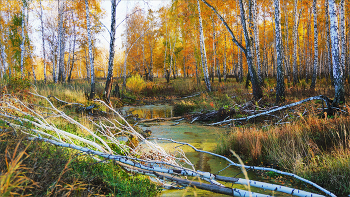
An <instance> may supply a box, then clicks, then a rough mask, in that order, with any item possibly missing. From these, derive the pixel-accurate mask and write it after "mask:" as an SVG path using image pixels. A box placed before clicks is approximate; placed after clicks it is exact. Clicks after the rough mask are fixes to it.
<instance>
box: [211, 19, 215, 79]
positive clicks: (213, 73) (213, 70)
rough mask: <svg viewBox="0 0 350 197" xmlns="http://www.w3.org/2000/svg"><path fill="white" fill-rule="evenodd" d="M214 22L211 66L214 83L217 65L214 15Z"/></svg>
mask: <svg viewBox="0 0 350 197" xmlns="http://www.w3.org/2000/svg"><path fill="white" fill-rule="evenodd" d="M211 21H212V24H213V66H212V67H211V75H212V78H211V82H212V83H214V77H215V65H216V40H215V39H216V38H215V23H214V16H212V18H211Z"/></svg>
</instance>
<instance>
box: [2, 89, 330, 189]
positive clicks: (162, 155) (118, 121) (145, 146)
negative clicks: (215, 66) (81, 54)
mask: <svg viewBox="0 0 350 197" xmlns="http://www.w3.org/2000/svg"><path fill="white" fill-rule="evenodd" d="M33 95H34V96H37V97H39V98H41V99H43V100H45V101H46V102H48V103H49V105H50V106H51V107H50V108H48V109H45V110H44V109H43V108H40V109H36V108H30V107H28V106H27V105H25V104H24V103H23V102H21V101H20V100H18V99H17V98H13V97H10V96H7V97H5V96H4V97H2V98H1V99H0V104H1V105H0V119H1V120H2V121H5V122H6V123H7V125H9V126H10V127H12V128H14V129H15V130H16V131H17V132H22V133H24V134H26V135H28V139H29V140H41V141H44V142H47V143H51V144H53V145H56V146H62V147H66V148H72V149H75V150H77V151H80V152H82V153H85V154H86V155H90V156H92V158H94V159H96V160H97V161H101V160H106V162H107V161H116V163H117V164H120V165H121V166H123V167H125V168H128V169H132V170H134V171H135V172H138V173H142V174H147V175H150V176H154V177H155V178H156V179H157V180H158V181H159V182H160V183H162V184H163V185H164V186H165V185H166V184H165V183H164V181H163V179H167V180H168V181H170V182H172V183H173V184H175V185H179V186H180V187H181V186H194V187H197V188H201V189H205V190H209V191H213V192H218V193H225V194H230V195H235V196H242V195H245V196H249V194H252V193H250V192H249V191H244V190H238V189H235V188H228V187H225V186H224V185H222V184H221V183H219V182H218V180H220V181H226V182H233V183H237V184H243V185H246V184H248V183H249V184H250V185H251V186H256V187H260V188H271V189H273V190H277V189H278V188H281V187H282V186H279V185H274V184H269V183H263V182H256V181H255V182H254V181H252V180H251V181H249V180H247V179H235V178H230V177H222V176H218V175H214V174H212V173H210V172H202V171H198V170H196V169H195V168H194V165H193V164H192V163H191V162H190V160H188V158H186V156H185V155H184V154H183V151H181V150H179V149H176V150H177V152H174V153H172V154H170V153H168V152H166V151H165V150H164V149H163V148H162V147H161V146H159V145H158V144H157V143H154V142H152V141H149V140H147V139H145V138H144V137H143V136H142V135H141V134H140V133H138V132H136V131H135V129H134V128H133V127H131V126H130V124H129V123H128V122H127V121H126V120H125V119H124V118H123V117H122V116H121V115H120V114H119V113H118V112H117V111H115V110H114V109H113V108H111V107H110V106H109V105H107V104H105V103H104V102H103V101H97V102H101V103H102V104H104V105H105V106H106V107H107V108H108V109H109V110H110V111H111V112H112V113H114V114H115V116H117V118H115V117H111V118H100V120H99V121H97V122H95V121H94V120H92V119H90V121H91V122H92V123H93V125H94V126H95V129H94V130H92V129H89V128H87V127H85V126H84V125H82V124H81V123H80V122H78V121H77V120H75V119H73V118H71V117H70V116H68V115H66V114H65V113H64V112H63V111H61V110H59V109H57V108H56V107H55V106H54V105H53V104H52V103H51V102H50V100H49V99H48V98H47V97H44V96H41V95H38V94H33ZM44 113H52V114H55V116H56V117H55V119H57V118H61V119H62V120H61V122H64V121H65V123H66V124H73V125H75V126H77V127H78V128H80V129H81V130H83V132H82V133H75V132H72V133H70V132H68V131H64V130H61V129H58V128H57V127H56V126H55V124H54V123H52V122H50V118H45V117H44V116H43V114H44ZM26 124H30V125H31V126H29V127H28V126H27V127H26V126H25V125H26ZM86 134H88V135H86ZM87 136H88V137H87ZM119 136H133V138H132V139H136V141H138V143H137V144H132V141H129V142H128V143H125V141H120V139H119ZM129 140H131V139H129ZM161 140H167V141H171V142H174V143H179V144H182V145H188V146H190V147H192V148H193V149H194V150H196V151H197V152H203V153H206V154H211V155H214V156H217V157H220V158H224V159H226V160H227V161H228V162H229V163H230V165H233V166H239V164H236V163H234V162H233V161H231V160H230V159H228V158H226V157H224V156H221V155H218V154H215V153H211V152H207V151H202V150H198V149H196V148H195V147H194V146H192V145H190V144H187V143H183V142H177V141H174V140H170V139H161ZM129 144H130V145H129ZM111 145H113V147H118V148H119V149H120V150H121V151H118V152H123V155H120V154H118V153H117V152H115V151H114V150H113V149H112V148H111ZM177 161H183V162H185V163H186V164H188V165H189V166H191V167H192V169H189V168H185V167H183V166H181V165H180V164H179V163H178V162H177ZM245 168H246V169H255V170H270V171H274V172H276V173H280V174H285V175H289V176H292V177H294V178H298V179H299V180H302V181H304V182H306V183H309V184H311V185H313V186H315V187H317V188H318V189H320V190H321V191H323V192H325V193H326V194H328V195H331V196H335V195H333V194H332V193H330V192H329V191H327V190H325V189H323V188H321V187H319V186H318V185H316V184H315V183H312V182H311V181H308V180H306V179H302V178H300V177H298V176H296V175H294V174H291V173H286V172H282V171H278V170H275V169H269V168H263V167H254V166H245ZM187 177H194V178H196V179H200V180H201V181H202V182H205V183H202V182H196V181H193V180H191V179H187ZM285 189H287V188H285ZM287 190H288V189H287ZM287 190H285V191H282V190H281V191H282V192H287V193H289V194H291V193H293V192H296V191H298V190H296V189H293V188H291V189H290V190H288V191H287ZM278 191H280V190H278ZM300 192H303V191H300ZM293 194H295V193H293ZM304 194H305V193H304ZM254 195H257V196H261V195H262V194H254ZM311 195H312V196H321V195H317V194H312V193H310V195H306V196H311Z"/></svg>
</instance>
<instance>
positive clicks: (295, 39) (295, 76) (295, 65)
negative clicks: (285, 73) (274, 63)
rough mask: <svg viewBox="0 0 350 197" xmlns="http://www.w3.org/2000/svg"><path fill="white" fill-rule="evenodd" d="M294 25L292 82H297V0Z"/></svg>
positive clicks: (295, 0)
mask: <svg viewBox="0 0 350 197" xmlns="http://www.w3.org/2000/svg"><path fill="white" fill-rule="evenodd" d="M294 16H295V18H294V26H293V46H294V47H293V84H294V85H296V84H297V83H299V77H298V73H299V72H298V62H297V61H298V58H297V55H298V48H297V46H298V26H299V12H298V0H294Z"/></svg>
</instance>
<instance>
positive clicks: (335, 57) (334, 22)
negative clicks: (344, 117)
mask: <svg viewBox="0 0 350 197" xmlns="http://www.w3.org/2000/svg"><path fill="white" fill-rule="evenodd" d="M328 3H329V8H328V9H329V19H330V34H331V40H332V62H333V77H334V88H335V96H334V101H333V106H338V105H339V104H344V103H345V96H344V81H343V68H342V66H341V62H340V56H339V55H340V54H339V34H338V17H337V11H336V4H335V2H334V0H328Z"/></svg>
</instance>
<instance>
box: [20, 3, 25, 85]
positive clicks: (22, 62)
mask: <svg viewBox="0 0 350 197" xmlns="http://www.w3.org/2000/svg"><path fill="white" fill-rule="evenodd" d="M25 4H26V2H25V1H23V7H22V33H21V37H22V42H21V65H20V66H21V78H24V54H25V48H24V42H25V37H24V26H25Z"/></svg>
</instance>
